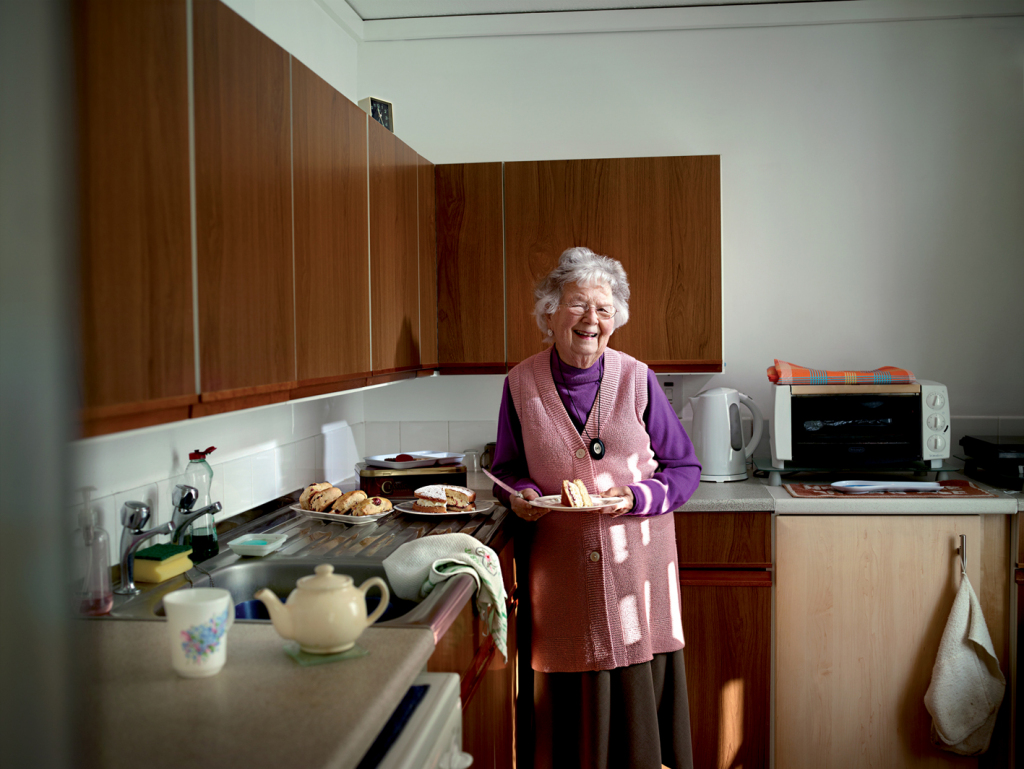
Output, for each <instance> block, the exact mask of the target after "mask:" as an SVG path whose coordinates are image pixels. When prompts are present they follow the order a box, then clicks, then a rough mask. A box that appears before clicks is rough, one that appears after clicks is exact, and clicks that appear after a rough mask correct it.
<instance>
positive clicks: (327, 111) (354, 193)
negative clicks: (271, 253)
mask: <svg viewBox="0 0 1024 769" xmlns="http://www.w3.org/2000/svg"><path fill="white" fill-rule="evenodd" d="M292 110H293V117H292V126H293V130H294V132H295V135H294V179H295V339H296V357H297V359H298V379H299V381H300V382H304V383H312V382H316V381H320V382H327V381H332V380H333V381H343V380H346V379H351V378H354V377H357V376H359V375H362V376H366V375H367V374H368V373H369V371H370V270H369V260H368V252H367V247H368V243H367V238H368V228H367V223H366V120H367V117H366V113H365V112H363V111H362V110H361V109H359V107H357V106H356V105H354V104H353V103H352V102H350V101H349V100H348V99H346V98H345V97H344V96H342V95H341V94H340V93H338V92H337V91H335V90H334V89H333V88H332V87H331V86H330V85H328V84H327V83H325V82H324V81H323V80H321V79H320V78H319V77H318V76H317V75H315V74H314V73H313V72H312V71H311V70H310V69H309V68H307V67H306V66H304V65H303V64H302V63H300V62H299V61H297V60H295V59H293V60H292Z"/></svg>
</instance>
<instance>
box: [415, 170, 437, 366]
mask: <svg viewBox="0 0 1024 769" xmlns="http://www.w3.org/2000/svg"><path fill="white" fill-rule="evenodd" d="M416 195H417V197H418V201H419V203H418V206H419V250H420V364H421V365H422V366H423V367H424V368H434V367H435V366H437V220H436V217H435V212H434V164H433V163H431V162H430V161H429V160H427V159H425V158H423V157H420V158H419V168H418V170H417V175H416Z"/></svg>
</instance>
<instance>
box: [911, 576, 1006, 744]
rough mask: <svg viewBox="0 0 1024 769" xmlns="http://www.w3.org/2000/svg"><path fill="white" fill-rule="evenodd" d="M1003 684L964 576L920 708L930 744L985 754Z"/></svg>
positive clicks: (986, 626) (978, 610)
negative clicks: (928, 719) (929, 720)
mask: <svg viewBox="0 0 1024 769" xmlns="http://www.w3.org/2000/svg"><path fill="white" fill-rule="evenodd" d="M1005 690H1006V679H1005V678H1003V674H1002V672H1001V671H1000V670H999V660H997V659H996V652H995V649H994V648H993V646H992V638H991V636H990V635H989V632H988V625H987V624H986V623H985V617H984V615H983V614H982V613H981V603H980V602H979V601H978V596H977V595H975V593H974V589H973V588H972V587H971V583H970V581H969V580H968V579H967V574H966V573H964V572H961V577H960V589H959V590H958V591H957V594H956V599H955V600H954V601H953V610H952V611H951V612H950V614H949V620H948V621H947V622H946V629H945V631H943V633H942V640H941V641H940V642H939V654H938V657H937V658H936V660H935V667H934V668H933V669H932V680H931V683H930V684H929V685H928V691H927V692H925V695H924V705H925V707H926V708H927V709H928V712H929V713H930V714H931V716H932V729H931V733H932V743H933V744H934V745H936V746H938V747H940V748H942V749H943V750H948V751H951V752H953V753H960V754H961V755H965V756H976V755H978V754H980V753H984V752H985V751H986V750H988V745H989V741H990V740H991V739H992V730H993V728H994V727H995V723H996V714H997V713H998V711H999V705H1000V703H1001V702H1002V701H1003V693H1004V691H1005Z"/></svg>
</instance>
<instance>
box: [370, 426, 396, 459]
mask: <svg viewBox="0 0 1024 769" xmlns="http://www.w3.org/2000/svg"><path fill="white" fill-rule="evenodd" d="M365 429H366V438H365V439H366V444H365V446H366V448H365V449H364V454H365V456H368V457H372V456H376V455H378V454H394V453H395V452H396V451H400V450H401V449H400V448H399V446H400V445H401V442H402V435H401V423H400V422H367V423H366V425H365Z"/></svg>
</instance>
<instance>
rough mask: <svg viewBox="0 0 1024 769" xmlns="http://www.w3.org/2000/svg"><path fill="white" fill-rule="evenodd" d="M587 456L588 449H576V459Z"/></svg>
mask: <svg viewBox="0 0 1024 769" xmlns="http://www.w3.org/2000/svg"><path fill="white" fill-rule="evenodd" d="M586 455H587V450H586V449H576V459H583V457H585V456H586Z"/></svg>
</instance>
